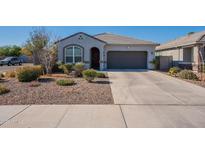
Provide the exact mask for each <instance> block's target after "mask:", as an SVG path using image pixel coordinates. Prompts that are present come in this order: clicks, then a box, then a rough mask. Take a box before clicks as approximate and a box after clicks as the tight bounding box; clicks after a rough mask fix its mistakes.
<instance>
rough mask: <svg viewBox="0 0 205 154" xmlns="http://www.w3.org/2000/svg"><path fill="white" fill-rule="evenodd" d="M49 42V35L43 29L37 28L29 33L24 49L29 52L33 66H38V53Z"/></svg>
mask: <svg viewBox="0 0 205 154" xmlns="http://www.w3.org/2000/svg"><path fill="white" fill-rule="evenodd" d="M49 40H50V37H49V34H48V33H47V32H46V31H45V29H44V28H38V29H35V30H33V31H32V32H30V36H29V39H28V40H27V42H26V44H25V49H27V50H29V51H31V53H32V56H33V62H34V64H35V65H37V64H40V52H42V51H43V49H44V48H45V47H46V46H47V45H48V43H49Z"/></svg>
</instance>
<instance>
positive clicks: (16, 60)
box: [0, 57, 22, 66]
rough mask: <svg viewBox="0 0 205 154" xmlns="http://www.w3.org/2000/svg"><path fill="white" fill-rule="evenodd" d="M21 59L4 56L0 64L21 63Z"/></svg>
mask: <svg viewBox="0 0 205 154" xmlns="http://www.w3.org/2000/svg"><path fill="white" fill-rule="evenodd" d="M21 64H22V61H21V60H20V59H19V58H18V57H6V58H5V59H3V60H0V66H3V65H8V66H10V65H21Z"/></svg>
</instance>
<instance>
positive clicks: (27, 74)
mask: <svg viewBox="0 0 205 154" xmlns="http://www.w3.org/2000/svg"><path fill="white" fill-rule="evenodd" d="M42 72H43V70H42V67H41V66H27V67H22V68H19V69H18V70H17V78H18V80H19V81H20V82H31V81H34V80H36V79H37V78H38V77H39V76H40V75H42Z"/></svg>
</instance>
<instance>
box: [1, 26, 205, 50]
mask: <svg viewBox="0 0 205 154" xmlns="http://www.w3.org/2000/svg"><path fill="white" fill-rule="evenodd" d="M33 28H35V27H29V26H20V27H18V26H5V27H3V26H0V46H4V45H23V44H24V43H25V41H26V40H27V38H28V36H29V32H30V31H31V30H32V29H33ZM45 28H46V30H47V31H49V32H51V33H53V34H55V35H56V36H58V37H60V38H63V37H66V36H69V35H71V34H73V33H76V32H85V33H88V34H91V35H93V34H98V33H103V32H110V33H115V34H121V35H127V36H131V37H135V38H139V39H143V40H150V41H154V42H157V43H164V42H167V41H169V40H173V39H175V38H177V37H180V36H183V35H186V34H187V33H188V32H197V31H203V30H205V26H203V27H199V26H195V27H194V26H186V27H184V26H174V27H173V26H162V27H160V26H49V27H45Z"/></svg>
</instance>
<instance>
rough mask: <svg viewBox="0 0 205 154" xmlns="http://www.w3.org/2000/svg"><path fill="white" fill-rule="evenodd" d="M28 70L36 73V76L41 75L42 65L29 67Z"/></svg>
mask: <svg viewBox="0 0 205 154" xmlns="http://www.w3.org/2000/svg"><path fill="white" fill-rule="evenodd" d="M29 68H30V69H31V70H33V71H35V72H37V73H38V75H39V76H40V75H43V71H44V67H43V66H42V65H35V66H29Z"/></svg>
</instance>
